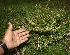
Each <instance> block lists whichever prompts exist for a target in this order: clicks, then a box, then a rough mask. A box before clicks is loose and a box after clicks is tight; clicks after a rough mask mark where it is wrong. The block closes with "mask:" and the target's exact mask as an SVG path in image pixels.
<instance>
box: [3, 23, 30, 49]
mask: <svg viewBox="0 0 70 55" xmlns="http://www.w3.org/2000/svg"><path fill="white" fill-rule="evenodd" d="M12 29H13V27H12V24H11V23H10V22H9V27H8V29H7V31H6V33H5V35H4V37H3V39H2V41H3V42H4V43H5V44H6V45H7V48H8V49H12V48H15V47H17V46H19V45H20V44H22V43H23V42H25V41H27V40H28V37H29V31H26V30H25V29H19V30H16V31H12Z"/></svg>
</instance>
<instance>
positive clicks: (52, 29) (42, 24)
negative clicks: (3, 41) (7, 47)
mask: <svg viewBox="0 0 70 55" xmlns="http://www.w3.org/2000/svg"><path fill="white" fill-rule="evenodd" d="M10 1H12V2H10ZM10 1H8V2H7V1H6V3H5V2H4V4H2V6H0V16H1V19H0V26H1V27H0V33H1V36H2V35H4V31H5V29H6V28H7V23H8V22H9V21H10V22H12V23H13V26H14V30H16V29H18V28H25V29H27V30H29V31H30V35H31V36H30V38H29V40H28V41H27V42H26V44H24V45H25V51H24V54H25V55H69V50H68V48H69V47H66V46H67V41H66V40H65V36H64V34H65V33H66V32H67V31H68V30H69V29H70V21H69V20H70V14H69V8H70V7H69V1H65V0H64V1H51V0H48V1H42V0H41V1H39V0H38V1H36V2H34V0H33V1H31V0H29V1H22V0H21V1H19V0H18V1H17V3H16V1H13V0H10ZM9 2H10V3H9ZM20 3H21V4H20ZM8 4H9V5H8ZM3 30H4V31H3ZM22 46H23V45H22ZM20 47H21V46H20ZM19 52H20V54H22V53H21V52H22V48H21V49H19Z"/></svg>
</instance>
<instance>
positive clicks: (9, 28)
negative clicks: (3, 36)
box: [8, 22, 13, 30]
mask: <svg viewBox="0 0 70 55" xmlns="http://www.w3.org/2000/svg"><path fill="white" fill-rule="evenodd" d="M8 24H9V27H8V30H12V29H13V27H12V24H11V22H9V23H8Z"/></svg>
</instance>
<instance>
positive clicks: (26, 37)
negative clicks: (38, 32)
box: [22, 34, 30, 39]
mask: <svg viewBox="0 0 70 55" xmlns="http://www.w3.org/2000/svg"><path fill="white" fill-rule="evenodd" d="M29 36H30V35H29V34H27V35H25V36H22V38H23V39H25V38H27V37H29Z"/></svg>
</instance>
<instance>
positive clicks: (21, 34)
mask: <svg viewBox="0 0 70 55" xmlns="http://www.w3.org/2000/svg"><path fill="white" fill-rule="evenodd" d="M28 33H29V31H26V32H22V33H19V34H18V35H19V36H20V37H21V36H24V35H27V34H28Z"/></svg>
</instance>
